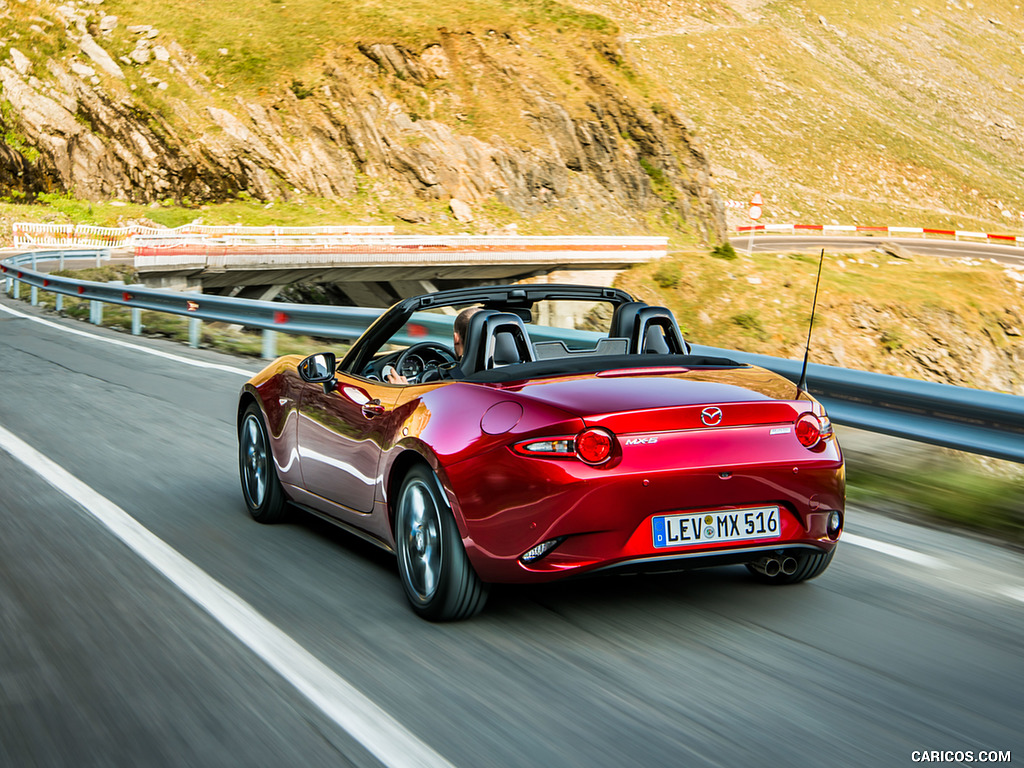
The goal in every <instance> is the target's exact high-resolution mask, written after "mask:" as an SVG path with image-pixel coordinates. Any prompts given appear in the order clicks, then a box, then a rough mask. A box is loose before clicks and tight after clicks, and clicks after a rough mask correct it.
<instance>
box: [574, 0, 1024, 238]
mask: <svg viewBox="0 0 1024 768" xmlns="http://www.w3.org/2000/svg"><path fill="white" fill-rule="evenodd" d="M571 2H572V3H573V4H574V5H576V6H577V7H579V8H583V9H587V10H590V11H594V12H596V13H600V14H604V15H605V16H607V17H609V18H612V19H614V20H615V21H616V22H617V23H618V24H619V26H620V29H621V32H622V40H623V50H624V52H625V55H626V57H627V59H628V60H629V61H630V62H632V63H633V65H634V66H635V67H636V68H637V69H638V70H639V71H641V72H645V73H648V74H651V73H656V76H657V77H659V78H660V79H661V81H662V82H663V83H664V84H665V86H666V88H668V89H669V90H670V91H671V92H672V94H673V95H674V96H675V97H676V99H677V100H678V102H679V104H681V105H682V107H683V109H684V110H685V111H686V112H687V113H688V114H690V115H691V116H692V117H693V120H694V126H695V131H696V135H697V136H698V137H699V138H700V140H701V142H702V144H703V145H704V146H705V147H706V148H707V150H708V152H709V155H710V157H711V159H712V170H713V174H714V186H715V187H716V188H717V189H718V191H719V192H720V193H721V194H722V196H723V198H725V199H727V200H729V199H731V200H733V201H735V202H737V203H745V202H746V201H747V200H749V199H750V197H751V195H752V194H753V192H754V191H757V190H761V191H763V193H764V196H765V198H766V203H767V205H766V206H765V208H764V213H765V219H764V220H766V221H777V222H793V221H794V220H795V221H797V222H804V223H818V224H820V223H825V224H827V223H832V222H834V223H841V224H854V223H860V224H868V225H871V224H874V225H889V224H896V225H906V226H940V227H943V228H955V229H974V228H978V229H980V230H981V231H997V232H1006V231H1009V232H1020V231H1021V229H1022V228H1024V220H1022V216H1021V214H1022V212H1024V193H1022V191H1021V190H1022V187H1024V164H1022V163H1021V160H1020V158H1021V156H1022V152H1024V99H1022V98H1021V97H1022V96H1024V7H1022V6H1021V4H1020V3H1019V2H1018V1H1017V0H985V1H984V2H981V0H977V2H969V1H968V0H909V1H908V0H895V1H894V0H844V2H842V3H836V2H829V1H828V0H787V2H771V1H769V0H662V1H661V2H645V1H644V0H571ZM745 209H746V206H745V205H744V206H743V207H742V208H738V209H729V212H730V214H731V219H730V221H731V223H732V224H740V223H748V220H747V219H746V215H745Z"/></svg>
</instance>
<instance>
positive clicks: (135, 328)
mask: <svg viewBox="0 0 1024 768" xmlns="http://www.w3.org/2000/svg"><path fill="white" fill-rule="evenodd" d="M141 333H142V310H141V309H139V308H138V307H132V336H138V335H139V334H141Z"/></svg>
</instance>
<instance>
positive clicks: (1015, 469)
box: [847, 451, 1024, 544]
mask: <svg viewBox="0 0 1024 768" xmlns="http://www.w3.org/2000/svg"><path fill="white" fill-rule="evenodd" d="M928 455H929V460H928V463H927V466H917V465H915V464H914V463H901V462H892V461H889V462H882V461H874V460H872V459H871V458H870V457H867V456H860V455H858V456H857V457H856V459H853V458H850V457H848V458H847V482H848V486H847V489H848V494H849V499H850V501H851V502H852V503H854V504H860V505H865V506H869V507H878V508H880V509H885V510H886V511H889V512H890V513H891V512H892V511H893V510H894V509H896V510H903V511H905V512H909V513H911V514H914V515H917V516H923V517H925V518H927V519H930V520H933V521H939V522H942V523H949V524H953V525H956V526H960V527H962V528H966V529H970V530H974V531H979V532H982V533H986V534H989V535H994V536H997V537H998V538H1000V539H1002V540H1004V541H1010V542H1014V543H1017V544H1024V482H1022V480H1021V476H1020V467H1019V466H1017V465H1012V464H1010V463H1009V462H989V463H994V464H997V465H1001V466H996V467H992V468H989V469H988V470H987V471H986V470H985V469H983V468H982V467H981V466H980V463H979V460H978V459H977V458H976V457H969V456H966V455H963V454H956V453H954V452H948V451H947V452H942V453H939V452H937V451H933V452H930V453H929V454H928ZM1002 465H1005V466H1002Z"/></svg>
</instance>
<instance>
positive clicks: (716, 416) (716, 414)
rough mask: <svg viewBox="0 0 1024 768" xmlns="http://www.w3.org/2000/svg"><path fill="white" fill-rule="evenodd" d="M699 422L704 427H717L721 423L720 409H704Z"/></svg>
mask: <svg viewBox="0 0 1024 768" xmlns="http://www.w3.org/2000/svg"><path fill="white" fill-rule="evenodd" d="M700 420H701V421H702V422H704V425H705V426H708V427H717V426H718V425H719V424H721V423H722V409H721V408H705V409H704V410H703V411H701V412H700Z"/></svg>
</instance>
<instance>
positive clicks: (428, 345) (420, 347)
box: [394, 341, 456, 383]
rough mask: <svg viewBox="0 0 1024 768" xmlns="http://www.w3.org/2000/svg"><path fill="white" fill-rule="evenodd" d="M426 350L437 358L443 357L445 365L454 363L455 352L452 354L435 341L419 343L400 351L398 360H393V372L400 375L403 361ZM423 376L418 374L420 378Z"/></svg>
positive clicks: (448, 349)
mask: <svg viewBox="0 0 1024 768" xmlns="http://www.w3.org/2000/svg"><path fill="white" fill-rule="evenodd" d="M428 349H429V350H431V351H433V352H435V353H437V355H438V356H440V357H443V358H444V360H445V362H447V363H454V362H455V359H456V358H455V352H453V351H452V350H451V349H450V348H449V347H446V346H445V345H444V344H439V343H438V342H436V341H421V342H419V343H417V344H413V345H412V346H411V347H406V348H405V349H403V350H402V352H401V354H399V355H398V358H397V359H396V360H395V363H394V365H395V370H396V371H397V372H398V373H399V374H401V373H402V366H403V365H404V364H405V361H406V360H407V359H408V358H409V356H410V355H414V354H417V353H419V352H423V351H424V350H428ZM435 368H436V366H435ZM425 373H426V371H423V374H425ZM423 374H420V376H422V375H423ZM413 378H414V379H415V378H416V377H415V376H414V377H413ZM410 383H414V382H410Z"/></svg>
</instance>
